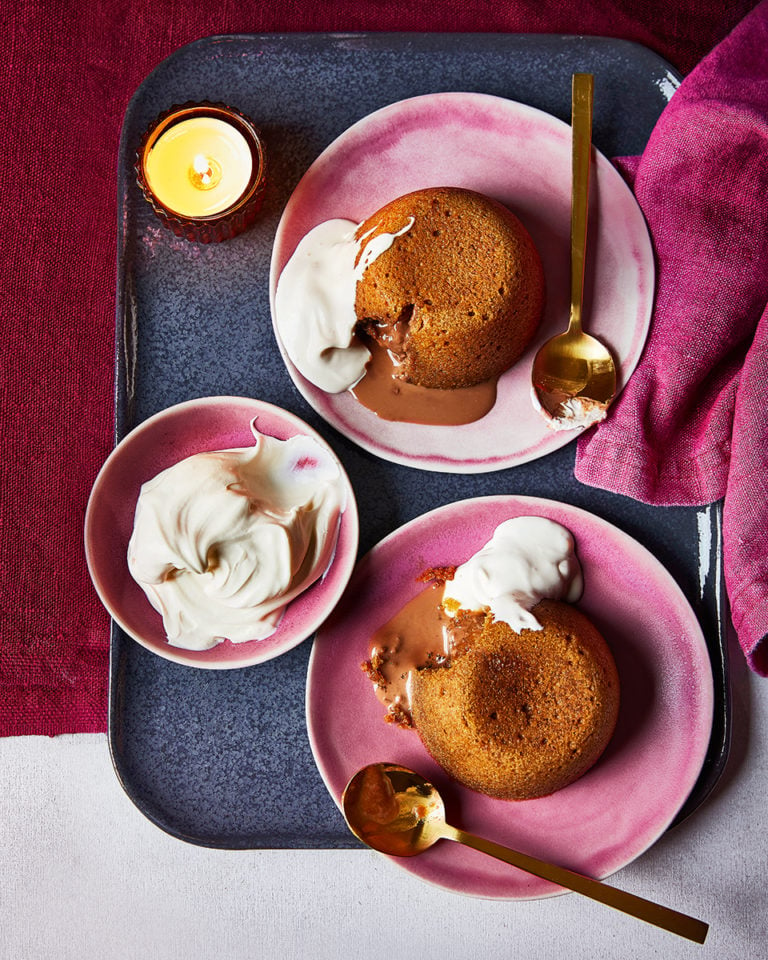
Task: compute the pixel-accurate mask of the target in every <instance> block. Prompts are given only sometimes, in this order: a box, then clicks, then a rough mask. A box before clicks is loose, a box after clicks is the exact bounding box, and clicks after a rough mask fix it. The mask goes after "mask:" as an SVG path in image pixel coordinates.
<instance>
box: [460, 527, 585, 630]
mask: <svg viewBox="0 0 768 960" xmlns="http://www.w3.org/2000/svg"><path fill="white" fill-rule="evenodd" d="M583 588H584V580H583V576H582V572H581V564H580V563H579V561H578V558H577V557H576V552H575V544H574V540H573V536H572V534H571V532H570V531H569V530H567V529H566V528H565V527H563V526H561V525H560V524H559V523H556V522H555V521H554V520H548V519H546V518H545V517H513V518H512V519H510V520H505V521H504V522H503V523H501V524H499V526H498V527H496V530H495V531H494V533H493V536H492V537H491V539H490V540H489V541H488V543H486V544H485V546H484V547H482V548H481V549H480V550H478V552H477V553H475V554H474V555H473V556H472V557H470V559H469V560H467V561H466V563H463V564H461V565H460V566H459V567H457V568H456V573H455V575H454V577H453V580H448V581H446V584H445V590H444V593H443V607H444V608H445V610H446V612H447V613H449V614H455V613H456V612H457V611H458V610H460V609H461V610H471V611H486V610H489V611H490V612H491V613H492V614H493V617H494V619H495V620H501V621H504V622H505V623H507V624H509V626H510V627H511V628H512V629H513V630H515V631H517V632H518V633H519V632H520V630H524V629H528V630H540V629H541V624H540V623H539V621H538V620H537V619H536V618H535V617H534V615H533V614H532V613H531V610H532V609H533V608H534V607H535V606H536V604H537V603H538V602H539V601H540V600H545V599H549V600H564V601H566V602H567V603H575V602H576V601H577V600H578V599H579V597H580V596H581V593H582V590H583Z"/></svg>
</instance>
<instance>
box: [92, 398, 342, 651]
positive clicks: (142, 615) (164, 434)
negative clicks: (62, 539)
mask: <svg viewBox="0 0 768 960" xmlns="http://www.w3.org/2000/svg"><path fill="white" fill-rule="evenodd" d="M254 418H255V419H256V427H257V429H258V430H259V432H260V433H263V434H266V435H268V436H271V437H277V438H278V439H280V440H287V439H288V438H289V437H293V436H296V435H297V434H303V435H304V436H308V437H312V438H313V439H314V440H316V441H317V442H318V443H319V444H321V446H322V447H323V448H324V449H325V450H327V451H328V452H329V454H330V455H331V456H332V457H333V459H334V460H335V461H336V462H337V463H338V466H339V469H340V470H341V474H342V477H343V481H344V484H345V486H346V492H347V502H346V507H345V509H344V513H343V514H342V518H341V524H340V527H339V537H338V541H337V544H336V552H335V554H334V558H333V561H332V563H331V565H330V567H329V568H328V570H327V571H326V573H325V575H324V576H323V577H321V578H320V579H319V580H317V581H315V583H313V584H312V585H311V586H310V587H309V588H308V589H307V590H305V591H304V592H303V593H302V594H301V595H300V596H299V597H297V598H296V599H295V600H293V601H292V602H291V603H290V604H289V605H288V607H287V608H286V610H285V613H284V614H283V617H282V619H281V620H280V623H279V625H278V627H277V630H276V631H275V632H274V633H273V634H272V636H271V637H267V638H266V639H264V640H248V641H246V642H245V643H230V642H229V641H228V640H225V641H224V642H223V643H220V644H219V645H218V646H216V647H214V648H212V649H211V650H184V649H182V648H179V647H173V646H171V645H170V644H169V643H168V640H167V639H166V635H165V630H164V629H163V621H162V617H161V616H160V614H159V613H158V612H157V611H156V610H155V609H154V607H152V605H151V604H150V602H149V600H147V598H146V596H145V595H144V592H143V590H142V589H141V587H140V586H139V585H138V584H137V583H136V581H135V580H134V579H133V577H132V576H131V574H130V573H129V571H128V559H127V554H128V541H129V539H130V537H131V533H132V531H133V519H134V513H135V510H136V502H137V500H138V497H139V491H140V489H141V485H142V484H143V483H145V482H146V481H147V480H150V479H152V477H154V476H156V475H157V474H158V473H160V471H161V470H165V469H166V467H170V466H172V465H173V464H174V463H177V462H178V461H179V460H183V459H184V458H185V457H189V456H192V455H193V454H195V453H200V452H202V451H205V450H225V449H229V448H232V447H250V446H253V442H254V440H253V434H252V433H251V429H250V424H251V422H252V421H253V420H254ZM358 532H359V531H358V515H357V504H356V502H355V496H354V492H353V490H352V486H351V484H350V482H349V478H348V477H347V474H346V472H345V471H344V468H343V467H342V465H341V464H340V463H339V461H338V458H337V457H336V455H335V454H334V452H333V451H332V450H331V448H330V447H329V446H328V444H327V443H326V442H325V440H323V438H322V437H321V436H320V435H319V434H318V433H316V432H315V431H314V430H313V429H312V428H311V427H309V426H308V425H307V424H306V423H304V422H303V421H302V420H300V419H299V418H298V417H296V416H294V415H293V414H291V413H288V412H287V411H285V410H281V409H280V408H279V407H275V406H273V405H272V404H269V403H263V402H261V401H260V400H251V399H247V398H245V397H206V398H203V399H200V400H189V401H187V402H185V403H179V404H177V405H176V406H173V407H169V408H168V409H167V410H162V411H161V412H160V413H157V414H155V415H154V416H153V417H150V418H149V419H148V420H145V421H144V422H143V423H141V424H140V425H139V426H138V427H136V428H135V429H134V430H132V431H131V432H130V433H129V434H128V435H127V436H126V437H125V438H124V439H123V440H122V441H121V442H120V443H119V444H118V445H117V446H116V447H115V449H114V450H113V451H112V453H111V454H110V456H109V458H108V459H107V461H106V462H105V464H104V466H103V467H102V468H101V470H100V471H99V475H98V476H97V477H96V482H95V483H94V485H93V490H92V491H91V496H90V498H89V501H88V509H87V511H86V514H85V556H86V560H87V563H88V571H89V573H90V575H91V579H92V580H93V584H94V586H95V587H96V592H97V593H98V595H99V598H100V599H101V602H102V603H103V604H104V606H105V607H106V608H107V610H108V611H109V613H110V615H111V616H112V618H113V620H114V621H115V622H116V623H117V624H118V625H119V626H120V627H122V629H123V630H124V631H125V632H126V633H127V634H129V636H131V637H133V638H134V640H137V641H138V642H139V643H140V644H142V646H144V647H146V648H147V649H148V650H151V651H152V652H153V653H157V654H159V655H160V656H161V657H165V658H166V659H168V660H173V661H175V662H176V663H184V664H187V665H189V666H194V667H204V668H208V669H214V670H222V669H229V668H233V667H245V666H250V665H252V664H255V663H263V662H264V661H266V660H271V659H272V658H273V657H276V656H279V654H281V653H285V652H286V651H287V650H290V649H292V648H293V647H295V646H297V645H298V644H299V643H301V642H302V641H303V640H305V639H306V638H307V637H309V636H310V635H311V634H313V633H314V632H315V630H317V628H318V627H319V626H320V624H321V623H322V622H323V621H324V620H325V618H326V617H327V616H328V614H329V613H330V612H331V610H333V608H334V607H335V606H336V603H337V602H338V600H339V598H340V596H341V594H342V593H343V591H344V588H345V587H346V585H347V581H348V580H349V578H350V576H351V573H352V569H353V567H354V565H355V560H356V556H357V546H358Z"/></svg>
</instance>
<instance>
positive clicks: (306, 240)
mask: <svg viewBox="0 0 768 960" xmlns="http://www.w3.org/2000/svg"><path fill="white" fill-rule="evenodd" d="M413 222H414V221H413V218H410V219H409V220H408V222H406V223H405V224H404V226H403V228H402V229H401V230H399V231H397V232H396V233H379V234H377V235H376V236H375V237H372V236H371V234H372V233H373V232H375V227H374V228H373V229H372V230H369V231H368V232H367V233H366V234H364V235H363V236H362V237H359V238H358V237H357V236H356V232H357V229H358V224H356V223H354V222H353V221H352V220H342V219H335V220H326V221H324V222H323V223H320V224H318V225H317V226H316V227H314V228H313V229H312V230H310V231H309V233H307V234H306V235H305V236H304V237H302V239H301V241H300V242H299V245H298V246H297V247H296V250H295V251H294V253H293V255H292V256H291V258H290V260H289V261H288V262H287V263H286V265H285V267H284V268H283V272H282V273H281V274H280V279H279V280H278V282H277V289H276V290H275V326H276V328H277V331H278V334H279V335H280V340H281V341H282V344H283V346H284V348H285V351H286V353H287V354H288V356H289V357H290V359H291V362H292V363H293V365H294V366H295V367H296V369H297V370H298V371H299V373H301V375H302V376H303V377H305V378H306V379H307V380H309V381H310V383H313V384H314V385H315V386H317V387H320V389H321V390H325V391H326V392H327V393H342V392H343V391H344V390H348V389H349V388H350V387H353V386H354V385H355V384H356V383H357V382H358V381H359V380H360V379H361V378H362V377H363V375H364V374H365V367H366V364H367V363H368V361H369V359H370V356H371V354H370V351H369V350H368V348H367V347H366V346H365V345H364V344H363V343H362V342H361V341H360V340H359V339H358V338H357V336H356V335H355V327H356V326H357V315H356V313H355V294H356V291H357V282H358V280H360V279H361V278H362V276H363V274H364V273H365V271H366V269H367V268H368V267H369V266H370V264H371V263H373V261H374V260H375V259H376V258H377V257H379V256H381V254H382V253H384V251H385V250H388V249H389V248H390V247H391V246H392V244H393V242H394V241H395V239H396V238H397V237H399V236H402V234H404V233H406V232H407V231H408V230H410V229H411V226H412V225H413Z"/></svg>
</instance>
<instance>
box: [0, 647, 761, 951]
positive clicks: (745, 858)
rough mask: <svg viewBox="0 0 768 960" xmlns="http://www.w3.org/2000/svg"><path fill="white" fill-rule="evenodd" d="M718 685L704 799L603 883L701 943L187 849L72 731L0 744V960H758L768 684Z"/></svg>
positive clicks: (575, 901)
mask: <svg viewBox="0 0 768 960" xmlns="http://www.w3.org/2000/svg"><path fill="white" fill-rule="evenodd" d="M732 673H733V696H734V736H733V746H732V749H731V756H730V760H729V764H728V767H727V769H726V771H725V774H724V776H723V777H722V779H721V781H720V783H719V784H718V786H717V788H716V790H715V792H714V793H713V795H712V796H711V797H710V798H709V799H708V800H707V802H706V803H705V805H704V806H702V807H701V808H700V809H699V810H698V811H697V812H696V813H695V814H694V815H693V816H692V817H691V818H689V819H688V820H687V821H686V822H685V823H683V824H682V825H680V826H679V827H677V828H675V829H674V830H672V831H670V832H668V833H667V834H665V835H664V836H663V837H662V838H661V840H660V841H659V842H658V843H656V844H655V845H654V847H653V848H652V849H651V850H649V851H648V852H646V853H645V854H644V855H643V856H642V857H640V858H639V859H638V860H637V861H636V862H635V863H633V864H631V865H629V866H628V867H626V868H625V869H623V870H621V871H620V872H619V873H617V874H615V875H614V876H613V877H612V878H611V883H613V884H614V885H615V886H618V887H622V888H624V889H627V890H630V891H632V892H633V893H637V894H639V895H641V896H644V897H647V898H649V899H653V900H656V901H658V902H660V903H664V904H666V905H668V906H671V907H674V908H676V909H678V910H681V911H683V912H685V913H690V914H692V915H694V916H697V917H700V918H701V919H703V920H706V921H707V922H708V923H710V925H711V928H710V932H709V936H708V938H707V942H706V943H705V944H704V946H699V945H697V944H693V943H690V942H688V941H685V940H682V939H680V938H678V937H675V936H673V935H672V934H669V933H666V932H664V931H662V930H657V929H656V928H654V927H651V926H648V925H647V924H644V923H642V922H640V921H637V920H634V919H632V918H630V917H626V916H624V915H623V914H619V913H617V912H615V911H613V910H611V909H609V908H607V907H604V906H602V905H600V904H597V903H593V902H592V901H589V900H586V899H584V898H583V897H579V896H577V895H576V894H567V895H565V896H561V897H555V898H550V899H547V900H539V901H531V902H522V903H517V902H503V901H484V900H478V899H475V898H469V897H462V896H460V895H457V894H454V893H449V892H446V891H443V890H442V889H439V888H436V887H432V886H430V885H428V884H425V883H423V882H422V881H420V880H417V879H416V878H415V877H412V876H411V875H410V874H408V873H406V872H405V871H403V870H400V869H399V868H398V867H396V866H394V865H393V864H392V863H390V862H389V861H386V860H384V859H383V858H380V857H379V856H378V855H377V854H375V853H373V852H372V851H368V850H363V849H360V850H349V851H285V850H274V851H272V850H269V851H264V850H262V851H245V852H243V851H222V850H209V849H205V848H201V847H196V846H192V845H189V844H186V843H184V842H183V841H180V840H177V839H175V838H173V837H171V836H168V835H167V834H165V833H163V832H162V831H161V830H159V829H158V828H157V827H155V826H153V825H152V824H151V823H150V822H149V821H148V820H147V819H146V818H145V817H144V816H143V815H142V814H141V813H140V812H139V810H137V809H136V808H135V807H134V806H133V804H132V803H131V801H130V800H129V799H128V798H127V797H126V795H125V794H124V793H123V792H122V789H121V787H120V785H119V784H118V781H117V779H116V777H115V775H114V773H113V771H112V767H111V762H110V758H109V751H108V748H107V741H106V737H105V736H103V735H82V736H66V737H57V738H44V737H18V738H6V739H0V851H1V852H0V857H2V868H1V869H0V960H38V958H41V960H70V958H72V960H90V958H99V960H122V958H134V957H136V958H139V957H140V958H143V960H144V958H145V960H177V958H178V960H208V958H211V960H214V958H215V960H228V958H244V960H245V958H247V960H259V958H262V957H265V958H266V957H273V958H277V960H292V958H307V960H325V958H334V960H335V958H340V957H354V958H362V960H378V958H381V960H396V958H397V960H399V958H401V957H413V958H419V960H433V958H434V960H437V958H449V960H454V958H464V957H466V958H477V960H481V958H482V960H493V958H497V957H498V958H505V960H514V958H517V957H520V958H525V960H537V958H548V960H552V958H556V957H562V958H564V960H579V958H582V957H583V958H589V960H595V958H602V957H605V958H617V960H618V958H622V960H623V958H633V960H637V958H651V957H653V958H664V960H671V958H676V957H712V958H717V960H737V958H738V960H752V958H755V960H757V958H761V957H768V882H767V878H766V870H767V868H768V830H766V824H765V812H766V803H767V797H768V784H767V783H766V779H767V776H766V771H768V679H761V678H759V677H755V676H752V675H751V674H749V672H748V671H747V669H746V667H745V666H744V664H743V661H742V659H741V655H740V653H739V652H738V650H736V649H734V650H733V652H732ZM510 869H511V868H510Z"/></svg>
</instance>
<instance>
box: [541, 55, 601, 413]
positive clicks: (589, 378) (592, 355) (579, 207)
mask: <svg viewBox="0 0 768 960" xmlns="http://www.w3.org/2000/svg"><path fill="white" fill-rule="evenodd" d="M593 96H594V77H593V76H592V74H590V73H576V74H574V76H573V88H572V136H573V147H572V190H571V305H570V317H569V321H568V329H567V330H566V332H565V333H562V334H559V335H558V336H556V337H553V338H552V339H551V340H548V341H547V342H546V343H545V344H544V345H543V346H542V347H541V348H540V349H539V351H538V353H537V354H536V357H535V359H534V361H533V371H532V381H533V391H534V394H535V397H536V400H537V401H538V404H539V406H540V407H541V409H542V411H543V413H544V416H545V417H546V418H547V419H548V421H549V422H550V426H553V427H555V428H559V429H569V428H577V427H586V426H590V425H591V424H592V423H596V422H597V421H599V420H602V419H603V418H604V417H605V413H606V411H607V409H608V405H609V404H610V402H611V401H612V400H613V398H614V396H615V394H616V364H615V363H614V359H613V356H612V355H611V352H610V351H609V350H608V349H607V347H605V346H604V345H603V344H602V343H601V342H600V341H599V340H597V339H595V338H594V337H591V336H589V334H586V333H584V331H583V329H582V307H583V301H584V263H585V260H586V247H587V224H588V211H589V175H590V166H591V154H592V103H593Z"/></svg>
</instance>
